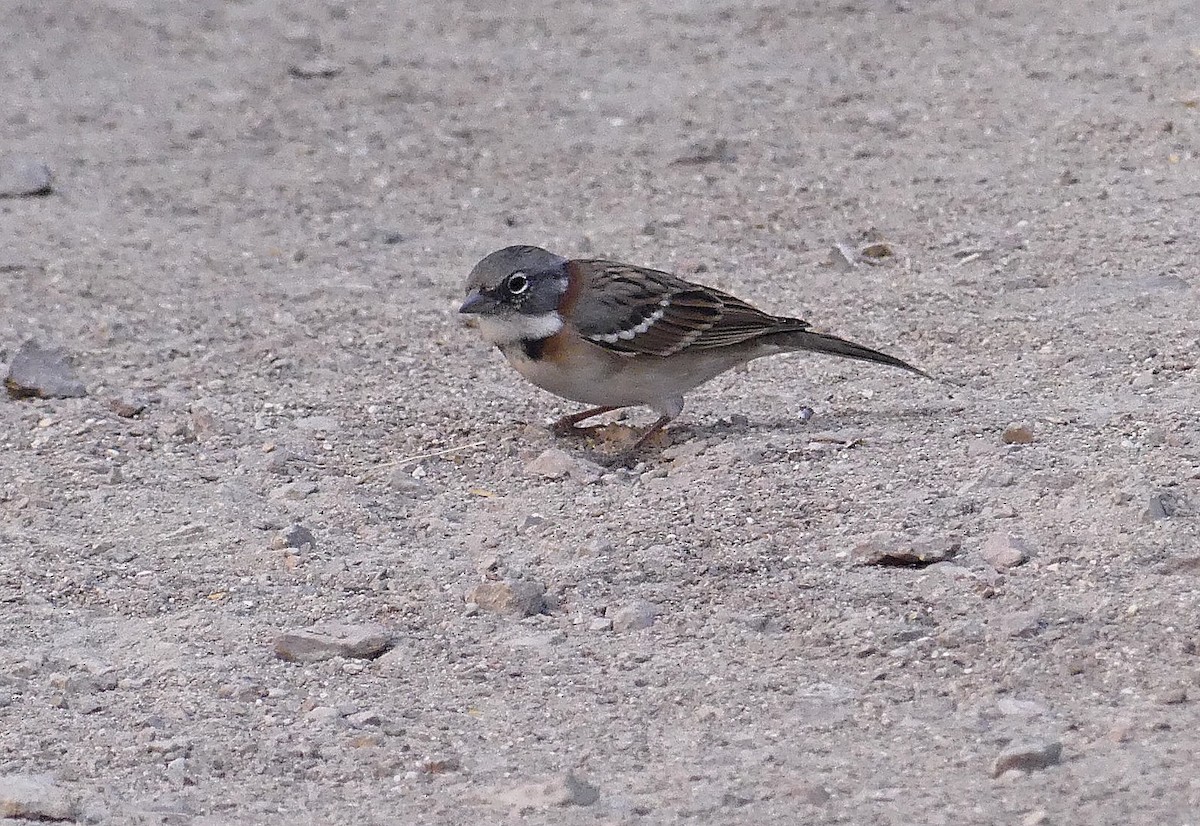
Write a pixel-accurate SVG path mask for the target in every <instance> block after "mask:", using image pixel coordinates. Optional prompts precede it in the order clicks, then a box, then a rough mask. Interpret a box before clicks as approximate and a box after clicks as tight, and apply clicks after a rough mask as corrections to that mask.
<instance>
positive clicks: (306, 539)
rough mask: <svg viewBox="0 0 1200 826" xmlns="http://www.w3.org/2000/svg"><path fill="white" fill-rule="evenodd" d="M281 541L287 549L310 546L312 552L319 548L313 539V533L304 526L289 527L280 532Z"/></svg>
mask: <svg viewBox="0 0 1200 826" xmlns="http://www.w3.org/2000/svg"><path fill="white" fill-rule="evenodd" d="M279 539H280V540H281V541H282V542H283V547H285V548H297V549H301V548H304V547H305V546H306V545H307V546H308V550H310V551H311V550H312V549H313V548H315V547H316V546H317V540H316V539H315V538H313V535H312V531H310V530H309V529H308V528H306V527H304V526H303V525H300V524H296V525H289V526H288V527H286V528H284V529H283V530H282V531H280V532H279Z"/></svg>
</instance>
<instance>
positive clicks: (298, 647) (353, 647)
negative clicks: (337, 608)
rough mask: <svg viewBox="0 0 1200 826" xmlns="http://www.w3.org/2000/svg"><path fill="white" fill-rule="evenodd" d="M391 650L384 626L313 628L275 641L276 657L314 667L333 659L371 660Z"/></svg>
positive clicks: (319, 626)
mask: <svg viewBox="0 0 1200 826" xmlns="http://www.w3.org/2000/svg"><path fill="white" fill-rule="evenodd" d="M390 646H391V635H390V634H389V633H388V632H387V629H385V628H384V627H383V626H381V625H339V624H333V623H330V624H325V625H314V626H312V627H311V628H303V629H297V630H294V631H285V632H284V633H282V634H280V635H279V636H278V637H276V638H275V656H277V657H279V658H280V659H281V660H288V661H289V662H301V663H311V662H319V661H320V660H328V659H331V658H333V657H352V658H354V659H360V660H370V659H374V658H375V657H378V656H379V655H380V654H382V653H383V652H384V651H387V650H388V648H389V647H390Z"/></svg>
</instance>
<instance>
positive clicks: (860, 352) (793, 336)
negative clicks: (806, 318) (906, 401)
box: [765, 330, 933, 379]
mask: <svg viewBox="0 0 1200 826" xmlns="http://www.w3.org/2000/svg"><path fill="white" fill-rule="evenodd" d="M765 338H766V339H767V340H768V341H771V342H772V343H773V344H778V345H779V346H781V347H786V348H788V349H791V350H808V351H810V352H813V353H825V354H827V355H831V356H841V357H842V358H848V359H855V360H856V361H869V362H872V363H874V364H886V365H887V366H889V367H898V368H900V369H901V370H907V371H908V372H910V373H915V374H917V375H918V376H924V377H925V378H927V379H931V378H933V377H932V376H930V375H929V374H928V373H926V372H925V371H924V370H922V369H920V368H918V367H913V366H912V365H911V364H909V363H908V362H907V361H904V360H903V359H898V358H896V357H895V356H889V355H888V354H887V353H881V352H880V351H878V350H872V349H871V348H870V347H865V346H863V345H862V344H856V343H854V342H853V341H847V340H846V339H844V338H838V337H837V336H831V335H829V334H828V333H814V332H813V331H811V330H789V331H787V332H780V333H773V334H770V335H768V336H765Z"/></svg>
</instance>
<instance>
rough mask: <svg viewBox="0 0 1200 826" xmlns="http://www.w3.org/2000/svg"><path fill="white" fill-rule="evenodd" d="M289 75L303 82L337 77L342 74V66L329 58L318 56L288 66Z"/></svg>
mask: <svg viewBox="0 0 1200 826" xmlns="http://www.w3.org/2000/svg"><path fill="white" fill-rule="evenodd" d="M288 73H289V74H291V76H292V77H298V78H301V79H303V80H311V79H312V78H318V77H337V76H338V75H340V74H341V73H342V66H341V65H340V64H338V63H335V62H333V61H332V60H330V59H329V58H327V57H322V56H320V55H318V56H316V57H313V58H311V59H309V60H305V61H302V62H300V63H293V64H292V65H290V66H288Z"/></svg>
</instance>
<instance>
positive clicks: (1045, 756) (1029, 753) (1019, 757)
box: [992, 740, 1062, 777]
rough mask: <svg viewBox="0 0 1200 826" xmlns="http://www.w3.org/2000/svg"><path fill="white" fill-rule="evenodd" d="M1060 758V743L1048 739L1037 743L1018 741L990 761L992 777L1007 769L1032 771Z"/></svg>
mask: <svg viewBox="0 0 1200 826" xmlns="http://www.w3.org/2000/svg"><path fill="white" fill-rule="evenodd" d="M1061 760H1062V743H1060V742H1059V741H1057V740H1050V741H1045V742H1037V743H1020V744H1018V745H1015V746H1012V747H1011V748H1007V749H1005V750H1004V751H1002V752H1000V754H999V756H997V757H996V760H995V762H993V763H992V777H999V776H1000V775H1002V774H1004V773H1005V772H1007V771H1011V770H1014V769H1015V770H1017V771H1023V772H1033V771H1037V770H1039V769H1045V768H1049V767H1050V766H1053V765H1055V764H1056V763H1058V762H1060V761H1061Z"/></svg>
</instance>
